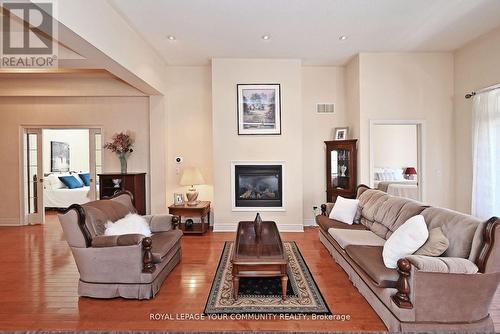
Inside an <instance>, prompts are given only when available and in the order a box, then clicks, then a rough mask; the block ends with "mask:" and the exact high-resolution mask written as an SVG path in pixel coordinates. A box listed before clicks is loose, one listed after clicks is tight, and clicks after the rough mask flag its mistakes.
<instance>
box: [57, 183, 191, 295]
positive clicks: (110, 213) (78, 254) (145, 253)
mask: <svg viewBox="0 0 500 334" xmlns="http://www.w3.org/2000/svg"><path fill="white" fill-rule="evenodd" d="M130 212H133V213H136V210H135V208H134V206H133V205H132V195H131V194H130V193H128V192H123V193H119V194H117V195H115V196H114V197H112V198H110V199H106V200H100V201H93V202H89V203H86V204H83V205H77V204H74V205H72V206H70V207H69V208H68V209H67V210H66V211H65V212H64V213H62V214H60V215H59V220H60V222H61V226H62V228H63V231H64V236H65V238H66V240H67V242H68V244H69V246H70V248H71V251H72V253H73V257H74V258H75V262H76V265H77V267H78V271H79V272H80V280H79V283H78V294H79V295H80V296H87V297H94V298H114V297H124V298H134V299H150V298H153V297H154V296H155V295H156V293H157V292H158V291H159V290H160V287H161V285H162V283H163V281H164V280H165V278H166V277H167V275H168V274H169V273H170V271H171V270H172V269H173V268H174V267H175V266H176V265H177V263H179V261H180V258H181V245H180V239H181V236H182V231H180V230H177V229H176V225H177V224H178V217H176V216H172V215H155V216H144V217H145V218H146V220H147V221H148V223H149V226H150V228H151V231H152V232H153V235H152V236H151V237H144V236H143V235H141V234H127V235H121V236H105V235H104V230H105V226H104V225H105V224H106V222H107V221H113V222H115V221H117V220H118V219H120V218H123V217H125V216H126V215H127V214H128V213H130Z"/></svg>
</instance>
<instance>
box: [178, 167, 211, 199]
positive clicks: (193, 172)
mask: <svg viewBox="0 0 500 334" xmlns="http://www.w3.org/2000/svg"><path fill="white" fill-rule="evenodd" d="M204 183H205V180H204V179H203V176H202V175H201V172H200V170H199V169H198V168H196V167H187V168H186V169H184V172H183V173H182V177H181V182H180V184H181V186H191V188H189V190H188V191H187V192H186V197H187V205H190V206H195V205H197V203H198V202H197V199H198V191H197V190H196V188H195V187H194V186H195V185H199V184H204Z"/></svg>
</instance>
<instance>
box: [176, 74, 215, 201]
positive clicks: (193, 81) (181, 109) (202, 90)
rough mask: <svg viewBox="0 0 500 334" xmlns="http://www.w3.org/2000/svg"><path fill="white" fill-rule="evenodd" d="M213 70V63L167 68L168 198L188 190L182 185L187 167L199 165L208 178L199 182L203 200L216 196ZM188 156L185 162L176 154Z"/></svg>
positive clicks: (198, 187) (210, 199) (205, 177)
mask: <svg viewBox="0 0 500 334" xmlns="http://www.w3.org/2000/svg"><path fill="white" fill-rule="evenodd" d="M211 85H212V73H211V67H210V66H169V67H168V68H167V90H168V93H167V95H166V100H167V109H168V111H169V115H168V124H167V135H168V140H167V142H168V154H167V201H173V193H174V192H180V193H185V192H186V191H187V188H188V187H183V186H180V185H179V181H180V178H181V175H182V171H183V169H184V168H185V167H188V166H195V167H198V168H200V171H201V173H202V175H203V177H204V179H205V182H206V184H205V185H199V186H196V188H197V189H198V191H199V193H200V195H199V197H198V198H199V199H200V200H208V201H212V200H213V178H212V167H213V163H212V152H213V148H212V89H211ZM177 156H181V157H183V158H184V162H183V163H182V164H180V165H179V164H177V163H176V162H175V157H177Z"/></svg>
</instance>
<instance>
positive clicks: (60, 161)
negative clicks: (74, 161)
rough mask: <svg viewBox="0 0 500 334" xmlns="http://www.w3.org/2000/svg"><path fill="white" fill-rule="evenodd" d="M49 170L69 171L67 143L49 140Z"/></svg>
mask: <svg viewBox="0 0 500 334" xmlns="http://www.w3.org/2000/svg"><path fill="white" fill-rule="evenodd" d="M50 171H51V172H69V144H68V143H63V142H59V141H51V142H50Z"/></svg>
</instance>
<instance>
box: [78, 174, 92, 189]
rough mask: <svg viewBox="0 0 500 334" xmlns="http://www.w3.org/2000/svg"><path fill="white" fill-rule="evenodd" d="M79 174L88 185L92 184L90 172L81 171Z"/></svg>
mask: <svg viewBox="0 0 500 334" xmlns="http://www.w3.org/2000/svg"><path fill="white" fill-rule="evenodd" d="M78 176H79V177H80V179H81V180H82V182H83V184H84V185H85V186H86V187H89V186H90V173H79V174H78Z"/></svg>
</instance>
